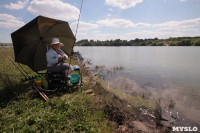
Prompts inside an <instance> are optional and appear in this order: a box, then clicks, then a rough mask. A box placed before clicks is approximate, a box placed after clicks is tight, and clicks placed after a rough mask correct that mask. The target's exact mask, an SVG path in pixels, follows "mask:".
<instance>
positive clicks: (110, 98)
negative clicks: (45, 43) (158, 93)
mask: <svg viewBox="0 0 200 133" xmlns="http://www.w3.org/2000/svg"><path fill="white" fill-rule="evenodd" d="M74 60H76V62H77V63H78V65H79V66H80V67H81V70H82V74H83V84H84V85H83V91H84V92H85V93H87V94H88V95H91V97H93V99H94V100H95V101H96V102H97V103H98V104H99V105H100V106H101V107H102V108H103V110H104V112H105V114H106V118H107V119H108V120H109V121H114V122H115V123H116V125H115V130H114V131H115V132H116V133H129V132H130V133H133V132H171V128H170V125H169V126H166V125H165V126H164V125H163V124H161V122H160V120H161V109H160V106H159V104H158V103H157V101H155V100H154V99H146V98H142V97H139V96H137V95H135V96H131V95H128V94H126V93H124V92H122V91H120V90H116V89H114V88H113V87H112V86H110V84H109V83H108V82H106V81H105V80H103V79H101V77H100V76H99V74H98V73H94V72H92V71H90V70H89V68H87V67H86V64H84V63H83V62H82V61H80V60H79V59H78V58H76V57H75V58H74Z"/></svg>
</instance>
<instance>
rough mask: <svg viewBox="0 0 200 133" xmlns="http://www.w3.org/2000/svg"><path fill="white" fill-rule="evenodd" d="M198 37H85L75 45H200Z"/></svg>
mask: <svg viewBox="0 0 200 133" xmlns="http://www.w3.org/2000/svg"><path fill="white" fill-rule="evenodd" d="M199 43H200V37H177V38H172V37H170V38H168V39H158V38H154V39H139V38H136V39H135V40H130V41H127V40H120V39H116V40H110V41H109V40H107V41H94V40H90V41H88V40H87V39H84V40H80V41H78V42H77V43H76V46H200V44H199Z"/></svg>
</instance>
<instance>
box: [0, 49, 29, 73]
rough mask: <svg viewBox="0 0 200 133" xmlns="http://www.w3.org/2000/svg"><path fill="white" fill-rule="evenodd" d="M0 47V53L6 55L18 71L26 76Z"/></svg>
mask: <svg viewBox="0 0 200 133" xmlns="http://www.w3.org/2000/svg"><path fill="white" fill-rule="evenodd" d="M0 49H1V51H2V53H3V54H4V55H5V57H7V58H8V60H9V61H10V62H11V63H12V64H13V65H14V66H15V67H16V68H17V69H18V70H19V71H20V73H21V74H22V75H24V76H25V77H27V76H26V75H25V74H24V73H23V72H22V71H21V70H20V68H19V67H18V66H17V65H16V64H15V63H14V62H13V61H12V60H11V59H10V57H8V56H7V55H6V53H5V52H4V51H3V49H2V48H0Z"/></svg>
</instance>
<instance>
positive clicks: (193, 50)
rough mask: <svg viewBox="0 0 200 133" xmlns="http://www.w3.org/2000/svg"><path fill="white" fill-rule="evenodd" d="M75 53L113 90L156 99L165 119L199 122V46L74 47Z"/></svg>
mask: <svg viewBox="0 0 200 133" xmlns="http://www.w3.org/2000/svg"><path fill="white" fill-rule="evenodd" d="M75 51H79V52H80V53H81V54H82V56H83V57H84V58H85V60H89V61H90V62H91V63H92V65H91V66H90V67H91V69H93V70H94V69H96V71H100V72H101V73H103V74H105V79H106V80H107V81H109V82H110V84H111V85H112V86H113V87H115V88H117V89H121V90H123V91H125V92H127V93H130V94H139V95H141V94H142V95H144V96H145V97H152V98H156V99H157V100H158V101H159V102H160V104H161V106H162V109H163V116H165V118H168V117H169V116H173V118H174V117H175V119H173V120H174V121H177V122H178V118H179V121H184V120H187V122H189V124H188V125H190V124H191V123H192V122H195V123H200V47H192V46H191V47H180V46H179V47H167V46H163V47H158V46H157V47H156V46H155V47H153V46H144V47H143V46H138V47H137V46H130V47H128V46H127V47H75ZM167 113H168V114H167ZM171 118H172V117H170V118H168V119H171ZM190 122H191V123H190ZM183 123H186V122H183Z"/></svg>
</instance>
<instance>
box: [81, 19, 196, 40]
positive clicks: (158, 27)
mask: <svg viewBox="0 0 200 133" xmlns="http://www.w3.org/2000/svg"><path fill="white" fill-rule="evenodd" d="M97 23H98V24H99V25H100V26H108V27H113V28H120V29H122V28H133V29H134V28H137V30H139V31H137V32H127V33H120V32H119V33H112V30H110V31H111V32H110V33H106V34H104V33H103V32H93V33H92V34H84V36H81V37H79V38H83V39H85V38H88V39H93V40H102V41H105V40H111V39H113V40H114V39H121V40H131V39H135V38H141V39H145V38H155V37H158V38H168V37H181V36H200V18H196V19H189V20H184V21H169V22H165V23H160V24H146V23H137V24H134V23H133V22H131V21H130V20H122V19H113V20H108V19H107V20H99V21H97ZM122 24H123V25H122ZM145 27H148V28H145ZM144 28H145V29H144ZM98 30H101V29H98ZM113 31H115V30H113ZM123 31H124V30H123ZM133 31H134V30H133Z"/></svg>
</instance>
